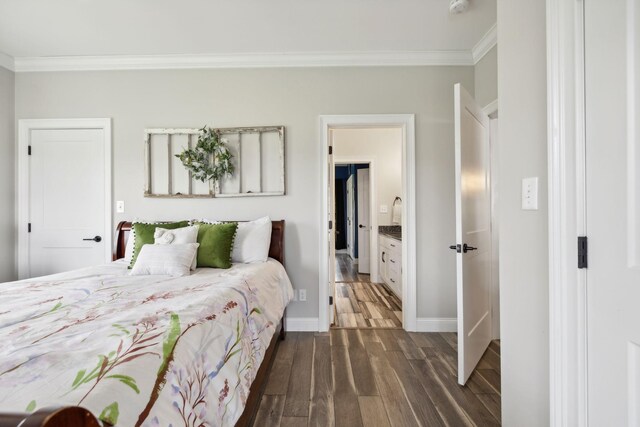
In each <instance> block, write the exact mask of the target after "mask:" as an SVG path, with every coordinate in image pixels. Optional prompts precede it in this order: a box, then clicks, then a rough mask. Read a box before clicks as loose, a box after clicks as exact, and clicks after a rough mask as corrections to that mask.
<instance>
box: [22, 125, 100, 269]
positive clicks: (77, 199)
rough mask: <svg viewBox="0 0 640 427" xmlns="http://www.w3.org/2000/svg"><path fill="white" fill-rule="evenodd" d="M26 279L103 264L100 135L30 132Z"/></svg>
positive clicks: (97, 132) (96, 132)
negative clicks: (28, 225)
mask: <svg viewBox="0 0 640 427" xmlns="http://www.w3.org/2000/svg"><path fill="white" fill-rule="evenodd" d="M29 144H30V145H31V155H30V156H29V223H30V228H31V231H30V232H29V233H28V248H29V251H28V252H29V255H28V264H29V266H28V270H29V271H28V273H27V275H28V276H29V277H37V276H42V275H46V274H52V273H58V272H62V271H68V270H72V269H76V268H80V267H87V266H91V265H98V264H104V263H105V262H107V261H108V258H107V256H105V254H108V253H109V252H110V249H111V248H107V247H105V244H106V243H107V242H110V241H111V239H110V238H109V239H105V236H104V232H105V229H110V228H111V226H110V224H109V225H106V224H105V223H106V221H107V214H106V210H107V209H110V207H107V206H105V191H106V179H107V175H108V174H107V171H106V170H105V157H104V156H105V138H104V130H102V129H54V130H35V129H34V130H32V131H31V133H30V141H29Z"/></svg>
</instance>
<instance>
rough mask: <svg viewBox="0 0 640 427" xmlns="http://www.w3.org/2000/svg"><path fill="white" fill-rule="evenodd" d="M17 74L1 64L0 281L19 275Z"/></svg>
mask: <svg viewBox="0 0 640 427" xmlns="http://www.w3.org/2000/svg"><path fill="white" fill-rule="evenodd" d="M14 122H15V121H14V74H13V72H12V71H9V70H7V69H6V68H3V67H0V283H2V282H7V281H10V280H14V279H15V276H16V275H15V263H14V260H15V245H14V242H15V233H14V228H15V225H14V219H15V210H14V207H15V196H14V194H15V192H14V182H15V181H14V174H15V168H14V162H15V158H14V154H15V150H14V145H15V144H14V141H15V128H14Z"/></svg>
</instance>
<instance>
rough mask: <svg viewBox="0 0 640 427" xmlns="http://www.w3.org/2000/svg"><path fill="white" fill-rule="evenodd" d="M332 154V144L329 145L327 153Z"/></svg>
mask: <svg viewBox="0 0 640 427" xmlns="http://www.w3.org/2000/svg"><path fill="white" fill-rule="evenodd" d="M332 154H333V145H330V146H329V155H332Z"/></svg>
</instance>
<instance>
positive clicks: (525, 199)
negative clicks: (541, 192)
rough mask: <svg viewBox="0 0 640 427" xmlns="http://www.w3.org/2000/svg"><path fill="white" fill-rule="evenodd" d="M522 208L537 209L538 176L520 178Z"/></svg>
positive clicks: (527, 209) (526, 209)
mask: <svg viewBox="0 0 640 427" xmlns="http://www.w3.org/2000/svg"><path fill="white" fill-rule="evenodd" d="M522 209H523V210H525V211H537V210H538V177H537V176H536V177H531V178H524V179H523V180H522Z"/></svg>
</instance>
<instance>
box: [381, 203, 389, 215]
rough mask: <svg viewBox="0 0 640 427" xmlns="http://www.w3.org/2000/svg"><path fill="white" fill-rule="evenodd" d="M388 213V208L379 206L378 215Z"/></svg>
mask: <svg viewBox="0 0 640 427" xmlns="http://www.w3.org/2000/svg"><path fill="white" fill-rule="evenodd" d="M388 212H389V206H387V205H380V213H388Z"/></svg>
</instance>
